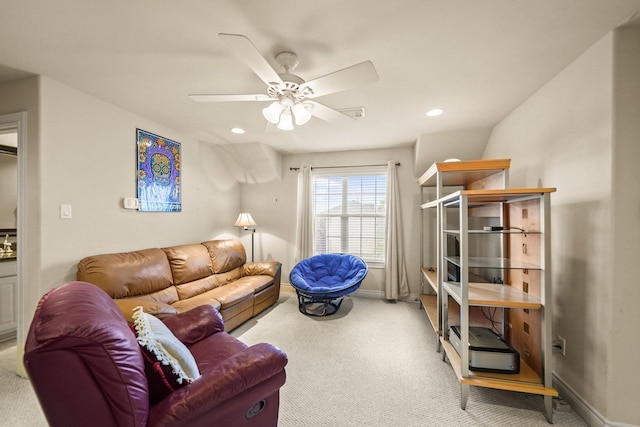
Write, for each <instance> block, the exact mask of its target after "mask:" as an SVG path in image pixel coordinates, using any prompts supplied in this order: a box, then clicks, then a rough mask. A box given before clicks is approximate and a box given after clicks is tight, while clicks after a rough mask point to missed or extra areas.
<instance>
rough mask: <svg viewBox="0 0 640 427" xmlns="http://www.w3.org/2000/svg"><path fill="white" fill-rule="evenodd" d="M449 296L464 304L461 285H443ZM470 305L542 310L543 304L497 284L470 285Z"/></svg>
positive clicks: (447, 283)
mask: <svg viewBox="0 0 640 427" xmlns="http://www.w3.org/2000/svg"><path fill="white" fill-rule="evenodd" d="M443 286H445V287H446V289H447V292H448V293H449V295H451V296H452V297H453V299H454V300H455V301H456V302H458V304H462V289H461V287H460V284H458V283H452V282H446V283H444V284H443ZM469 305H470V306H490V307H504V308H528V309H532V310H540V309H541V308H542V303H541V302H540V300H539V299H538V298H535V297H533V296H531V295H530V294H527V293H525V292H522V291H521V290H520V289H518V288H514V287H513V286H509V285H500V284H495V283H469Z"/></svg>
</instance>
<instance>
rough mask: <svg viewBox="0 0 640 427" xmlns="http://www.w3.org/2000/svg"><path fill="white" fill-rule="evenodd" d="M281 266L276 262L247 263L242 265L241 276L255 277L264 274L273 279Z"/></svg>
mask: <svg viewBox="0 0 640 427" xmlns="http://www.w3.org/2000/svg"><path fill="white" fill-rule="evenodd" d="M281 265H282V264H281V263H280V262H278V261H259V262H247V263H245V264H243V265H242V273H241V274H242V276H257V275H261V274H264V275H266V276H271V277H275V276H276V274H277V273H278V271H279V270H280V266H281Z"/></svg>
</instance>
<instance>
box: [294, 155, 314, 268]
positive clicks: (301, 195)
mask: <svg viewBox="0 0 640 427" xmlns="http://www.w3.org/2000/svg"><path fill="white" fill-rule="evenodd" d="M311 182H312V179H311V166H309V165H303V166H302V168H300V171H298V219H297V232H296V258H295V261H296V263H298V262H300V261H302V260H303V259H305V258H309V257H310V256H312V255H313V193H312V188H311Z"/></svg>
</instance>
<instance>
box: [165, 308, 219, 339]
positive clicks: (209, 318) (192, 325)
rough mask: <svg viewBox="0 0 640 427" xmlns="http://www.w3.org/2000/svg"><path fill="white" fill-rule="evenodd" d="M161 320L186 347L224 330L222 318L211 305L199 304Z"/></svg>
mask: <svg viewBox="0 0 640 427" xmlns="http://www.w3.org/2000/svg"><path fill="white" fill-rule="evenodd" d="M162 321H163V322H164V324H165V325H167V327H168V328H169V330H171V332H173V335H175V336H176V338H178V339H179V340H180V341H182V342H183V343H184V344H185V345H186V346H187V347H188V346H190V345H192V344H195V343H197V342H198V341H200V340H202V339H203V338H206V337H208V336H209V335H213V334H216V333H218V332H222V331H224V320H222V316H221V315H220V313H219V312H218V310H216V309H215V308H214V307H213V306H211V305H200V306H198V307H195V308H193V309H191V310H188V311H185V312H184V313H180V314H176V315H175V316H170V317H165V318H164V319H162Z"/></svg>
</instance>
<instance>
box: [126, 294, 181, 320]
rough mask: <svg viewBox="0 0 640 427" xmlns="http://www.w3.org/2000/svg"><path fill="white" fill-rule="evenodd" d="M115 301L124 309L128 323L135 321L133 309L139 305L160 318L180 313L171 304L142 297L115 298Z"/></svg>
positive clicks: (146, 311)
mask: <svg viewBox="0 0 640 427" xmlns="http://www.w3.org/2000/svg"><path fill="white" fill-rule="evenodd" d="M113 301H114V302H115V303H116V305H117V306H118V308H119V309H120V311H122V314H123V315H124V318H125V319H127V322H128V323H133V310H134V308H136V307H139V306H141V307H142V309H143V310H144V312H145V313H149V314H153V315H154V316H156V317H158V318H160V319H162V318H163V317H166V316H172V315H175V314H178V311H177V310H176V309H175V308H173V307H172V306H170V305H169V304H165V303H162V302H158V301H153V300H151V299H146V298H142V297H136V298H124V299H114V300H113Z"/></svg>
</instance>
